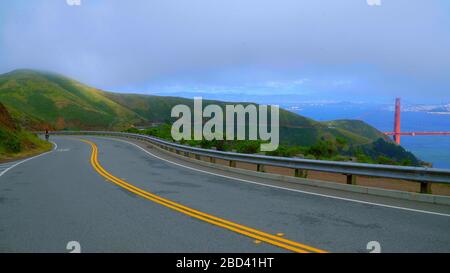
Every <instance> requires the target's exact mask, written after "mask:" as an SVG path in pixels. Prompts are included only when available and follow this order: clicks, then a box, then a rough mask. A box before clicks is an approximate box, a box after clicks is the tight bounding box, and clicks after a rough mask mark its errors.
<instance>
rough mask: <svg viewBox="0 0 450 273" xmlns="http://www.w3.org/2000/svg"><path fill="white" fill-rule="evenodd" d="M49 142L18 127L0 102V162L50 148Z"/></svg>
mask: <svg viewBox="0 0 450 273" xmlns="http://www.w3.org/2000/svg"><path fill="white" fill-rule="evenodd" d="M50 148H51V144H50V143H47V142H46V141H43V140H41V139H39V138H38V137H37V136H35V135H33V134H30V133H28V132H26V131H24V130H23V129H21V128H20V126H19V125H17V124H16V123H15V121H14V120H13V118H12V117H11V115H10V114H9V112H8V111H7V110H6V108H5V106H4V105H3V104H1V103H0V162H1V161H4V160H9V159H15V158H17V157H25V156H28V155H32V154H35V153H39V152H43V151H46V150H50Z"/></svg>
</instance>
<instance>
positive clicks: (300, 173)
mask: <svg viewBox="0 0 450 273" xmlns="http://www.w3.org/2000/svg"><path fill="white" fill-rule="evenodd" d="M295 177H301V178H307V177H308V171H307V170H301V169H295Z"/></svg>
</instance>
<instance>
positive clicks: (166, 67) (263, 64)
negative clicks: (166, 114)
mask: <svg viewBox="0 0 450 273" xmlns="http://www.w3.org/2000/svg"><path fill="white" fill-rule="evenodd" d="M70 1H73V0H70ZM17 68H34V69H42V70H49V71H54V72H58V73H61V74H65V75H68V76H70V77H73V78H75V79H78V80H80V81H81V82H84V83H87V84H90V85H92V86H95V87H98V88H103V89H106V90H111V91H120V92H135V93H152V94H176V95H180V94H181V95H184V96H187V97H189V96H191V95H192V96H193V95H194V94H204V95H205V96H211V97H213V96H215V97H221V96H222V97H224V98H225V97H226V98H227V99H229V98H230V97H235V98H236V99H239V98H244V97H245V98H248V97H250V98H252V97H253V98H255V100H259V98H261V97H262V96H267V97H280V98H282V97H285V98H289V100H298V101H304V100H353V101H379V102H386V101H391V100H392V98H393V97H395V96H402V97H403V98H406V99H407V100H409V101H417V102H438V103H440V102H444V101H445V102H449V101H450V1H448V0H381V5H380V6H369V5H368V4H367V3H366V0H271V1H265V0H245V1H243V0H178V1H174V0H161V1H153V0H132V1H123V0H81V5H80V6H71V5H68V4H67V3H66V0H33V1H30V0H14V1H6V0H1V2H0V73H4V72H8V71H11V70H14V69H17Z"/></svg>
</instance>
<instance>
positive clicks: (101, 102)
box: [0, 69, 390, 147]
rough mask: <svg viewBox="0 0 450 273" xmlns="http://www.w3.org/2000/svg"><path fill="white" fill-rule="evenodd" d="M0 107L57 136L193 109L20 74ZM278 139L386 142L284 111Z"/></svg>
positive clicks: (355, 124)
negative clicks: (59, 132)
mask: <svg viewBox="0 0 450 273" xmlns="http://www.w3.org/2000/svg"><path fill="white" fill-rule="evenodd" d="M0 102H2V103H3V104H4V105H5V106H6V107H7V109H8V110H9V111H10V113H11V115H12V116H13V118H14V119H15V120H17V122H19V123H20V125H22V126H24V127H25V128H28V129H44V128H50V129H57V130H66V129H67V130H79V129H85V130H94V129H105V130H122V129H126V128H129V127H131V126H137V125H141V126H146V125H149V124H151V123H155V122H159V123H161V122H166V123H170V122H171V121H173V120H174V119H171V118H170V112H171V109H172V107H173V106H175V105H177V104H186V105H192V104H193V100H191V99H186V98H180V97H166V96H152V95H142V94H121V93H114V92H108V91H103V90H99V89H96V88H93V87H90V86H87V85H84V84H82V83H80V82H78V81H76V80H73V79H70V78H67V77H65V76H62V75H59V74H55V73H50V72H42V71H35V70H26V69H24V70H15V71H12V72H9V73H6V74H2V75H0ZM210 103H215V104H219V105H222V106H224V105H225V104H226V102H221V101H211V100H204V105H207V104H210ZM243 104H248V103H243ZM280 138H281V143H282V144H285V145H301V146H311V145H314V144H316V143H318V142H320V141H336V140H339V141H341V142H342V141H343V142H345V143H348V145H350V146H358V145H368V144H371V143H373V142H375V141H377V140H378V139H380V138H381V139H383V140H384V141H386V142H390V139H389V138H387V137H386V136H385V135H384V134H383V133H381V132H380V131H378V130H376V129H375V128H373V127H371V126H370V125H368V124H366V123H364V122H363V121H357V120H337V121H330V122H318V121H315V120H312V119H309V118H306V117H303V116H301V115H298V114H295V113H293V112H289V111H286V110H284V109H280ZM366 147H369V146H366Z"/></svg>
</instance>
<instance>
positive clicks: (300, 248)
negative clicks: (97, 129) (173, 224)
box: [80, 139, 325, 253]
mask: <svg viewBox="0 0 450 273" xmlns="http://www.w3.org/2000/svg"><path fill="white" fill-rule="evenodd" d="M80 140H81V141H83V142H85V143H88V144H90V145H91V147H92V153H91V164H92V166H93V167H94V169H95V170H96V171H97V172H98V173H99V174H100V175H101V176H103V177H104V178H106V179H107V180H109V181H111V182H112V183H114V184H116V185H118V186H119V187H122V188H124V189H126V190H128V191H130V192H132V193H134V194H137V195H139V196H141V197H143V198H145V199H148V200H151V201H153V202H155V203H158V204H160V205H163V206H165V207H168V208H171V209H173V210H176V211H178V212H181V213H183V214H186V215H189V216H191V217H193V218H196V219H199V220H202V221H205V222H207V223H210V224H213V225H215V226H218V227H222V228H225V229H228V230H231V231H234V232H236V233H239V234H242V235H245V236H248V237H251V238H254V239H256V240H259V241H262V242H266V243H268V244H271V245H274V246H278V247H281V248H284V249H287V250H291V251H294V252H299V253H311V252H315V253H325V251H323V250H320V249H317V248H314V247H310V246H307V245H304V244H300V243H297V242H294V241H291V240H288V239H285V238H282V237H279V236H275V235H272V234H269V233H265V232H262V231H259V230H256V229H253V228H250V227H246V226H243V225H240V224H237V223H234V222H231V221H228V220H225V219H222V218H219V217H215V216H213V215H210V214H207V213H204V212H201V211H198V210H195V209H192V208H189V207H186V206H183V205H181V204H178V203H176V202H173V201H170V200H168V199H165V198H162V197H160V196H158V195H155V194H153V193H150V192H147V191H145V190H143V189H141V188H138V187H136V186H133V185H131V184H129V183H127V182H125V181H123V180H122V179H120V178H117V177H115V176H113V175H112V174H110V173H108V172H107V171H106V170H105V169H104V168H103V167H102V166H101V165H100V163H99V162H98V159H97V155H98V148H97V145H96V144H95V143H93V142H91V141H89V140H85V139H80Z"/></svg>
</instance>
